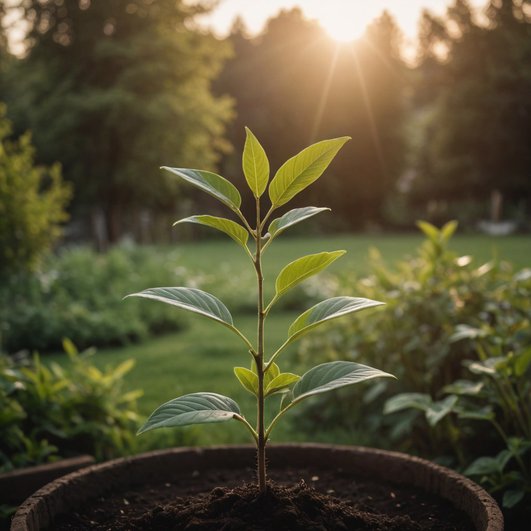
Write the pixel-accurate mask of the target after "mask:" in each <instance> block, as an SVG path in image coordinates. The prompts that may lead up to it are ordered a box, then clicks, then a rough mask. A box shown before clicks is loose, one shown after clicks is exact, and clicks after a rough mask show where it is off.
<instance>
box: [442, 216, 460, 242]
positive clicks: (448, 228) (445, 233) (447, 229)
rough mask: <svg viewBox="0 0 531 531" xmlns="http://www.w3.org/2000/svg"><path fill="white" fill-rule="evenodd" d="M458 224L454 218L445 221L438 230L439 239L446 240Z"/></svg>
mask: <svg viewBox="0 0 531 531" xmlns="http://www.w3.org/2000/svg"><path fill="white" fill-rule="evenodd" d="M458 225H459V223H458V222H457V221H456V220H455V219H453V220H451V221H449V222H448V223H445V224H444V225H443V227H442V229H441V231H440V234H441V239H442V240H443V241H444V242H448V241H449V240H450V238H451V237H452V236H453V235H454V233H455V231H456V230H457V226H458Z"/></svg>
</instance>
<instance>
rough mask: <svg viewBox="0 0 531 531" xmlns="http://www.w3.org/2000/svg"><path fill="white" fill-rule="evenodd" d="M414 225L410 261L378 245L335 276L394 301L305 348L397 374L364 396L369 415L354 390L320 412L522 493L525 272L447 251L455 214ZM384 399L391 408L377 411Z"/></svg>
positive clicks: (495, 488)
mask: <svg viewBox="0 0 531 531" xmlns="http://www.w3.org/2000/svg"><path fill="white" fill-rule="evenodd" d="M419 225H420V228H421V229H422V230H423V232H424V234H425V235H426V240H425V241H424V243H423V244H422V246H421V247H420V248H419V250H418V252H417V254H416V255H415V256H413V257H412V258H410V259H407V260H404V261H402V262H400V263H399V264H398V265H397V266H396V268H394V269H389V268H387V267H386V266H385V265H384V264H383V262H382V260H381V257H380V256H379V255H378V254H377V253H376V252H373V253H372V260H371V261H372V263H371V271H372V274H371V275H370V276H368V277H366V278H363V279H361V280H358V279H355V278H352V277H350V276H343V277H340V278H339V283H340V284H342V285H343V286H342V290H343V291H344V289H345V285H347V286H351V287H352V286H354V285H356V292H357V293H360V292H361V295H362V296H364V297H368V298H374V299H379V300H385V301H387V305H386V307H385V308H384V310H383V311H381V312H378V311H377V312H376V313H375V314H374V315H373V316H372V319H368V320H366V321H364V322H363V324H361V323H359V322H352V323H348V324H347V323H345V324H343V326H342V327H341V323H340V328H337V327H336V328H335V330H334V332H327V333H323V334H321V335H320V336H317V337H316V336H314V337H313V338H312V339H311V340H308V341H306V342H304V343H303V344H302V346H301V349H300V351H299V355H300V356H302V357H309V358H311V359H312V362H314V361H315V359H316V358H318V359H321V360H323V361H324V360H331V359H336V357H339V353H343V352H345V351H348V352H349V353H350V357H351V359H354V360H356V361H360V362H362V363H364V362H367V363H370V364H374V365H378V364H382V363H384V362H385V363H386V364H388V365H390V366H393V367H396V369H395V373H396V374H397V376H398V380H397V381H390V382H387V381H383V380H382V381H381V382H380V383H379V384H378V386H377V387H375V388H374V389H373V392H372V393H369V394H368V395H365V403H364V405H363V408H364V409H363V411H364V414H363V415H361V413H360V412H359V411H357V410H356V409H355V408H354V409H353V406H352V405H353V404H356V403H359V401H360V400H361V399H362V398H361V395H359V394H358V393H359V391H357V390H355V389H353V390H349V391H348V393H347V392H345V393H343V394H342V395H341V396H340V397H329V401H333V402H334V403H333V404H332V403H330V404H328V407H327V406H326V405H323V404H322V403H320V404H319V408H318V409H317V408H314V409H312V410H311V413H312V415H313V417H314V419H313V420H314V421H315V417H318V420H320V421H321V423H322V424H323V425H324V426H327V425H330V426H331V425H335V424H336V423H338V422H341V419H349V420H348V421H346V422H345V421H344V420H343V427H344V429H345V430H346V431H347V432H350V433H361V434H363V435H362V437H363V438H362V440H361V442H363V443H366V444H373V445H378V446H386V447H390V446H392V447H393V448H395V449H396V448H401V449H403V450H406V451H410V452H413V453H417V454H421V455H424V456H427V457H431V458H434V457H435V458H437V459H438V460H439V461H441V462H443V463H445V464H448V465H451V466H454V467H456V468H458V469H460V470H461V471H464V472H465V473H470V474H473V475H474V477H475V478H476V479H478V480H480V481H482V482H483V483H484V484H485V486H487V487H488V488H490V490H491V492H493V493H494V494H500V499H501V498H503V497H504V495H505V496H506V497H508V498H506V502H507V499H508V500H509V504H511V503H515V500H516V502H520V501H521V500H522V499H523V496H524V494H525V492H527V491H528V490H529V489H530V484H531V483H530V478H529V470H530V469H531V468H530V466H529V461H527V462H526V463H527V475H526V474H524V472H523V470H522V467H521V465H520V464H519V462H518V460H519V459H522V460H523V459H528V460H529V457H530V453H531V452H529V449H530V446H531V439H530V435H531V434H530V433H529V430H530V429H531V428H530V426H529V422H530V421H531V419H530V411H531V405H530V404H529V396H530V386H529V373H530V365H531V351H530V349H529V344H530V333H529V321H530V315H531V313H530V302H529V301H530V296H531V275H530V272H529V271H528V270H524V271H521V272H519V273H515V272H513V271H512V268H511V266H510V265H509V264H507V263H498V264H495V263H489V264H484V265H481V266H479V267H478V266H477V265H475V264H474V262H473V259H472V258H471V257H468V256H460V257H459V256H456V255H455V254H454V253H453V252H452V251H450V250H449V248H448V246H449V241H450V238H451V236H452V234H453V232H454V230H455V228H456V224H455V223H449V224H447V225H445V226H444V227H443V228H442V229H441V230H438V229H436V228H435V227H434V226H432V225H430V224H427V223H420V224H419ZM397 394H398V396H395V395H397ZM393 397H394V398H393ZM386 402H387V405H386V410H387V411H388V412H395V413H394V414H392V415H391V414H390V415H386V416H384V417H382V416H381V415H380V412H381V408H382V407H384V404H386ZM338 410H339V411H338ZM367 413H369V414H367ZM520 417H521V420H518V421H517V418H520ZM478 419H481V420H478ZM523 419H526V420H525V421H524V420H523ZM310 420H311V419H310ZM299 422H301V421H300V420H299ZM488 422H490V423H491V424H492V423H493V422H496V423H497V424H498V427H499V428H500V429H497V428H496V429H491V428H490V427H489V426H488V424H487V423H488ZM526 423H527V424H526ZM526 426H527V427H526ZM502 433H503V435H502ZM500 452H501V455H500ZM485 457H487V458H488V459H487V461H485V460H484V458H485ZM479 458H481V459H482V460H480V461H477V459H479ZM494 462H495V463H496V467H497V468H495V467H494V464H493V463H494ZM487 464H490V465H491V468H490V471H489V470H487V468H488V467H487V466H486V465H487ZM509 480H510V481H509ZM519 496H520V498H518V497H519Z"/></svg>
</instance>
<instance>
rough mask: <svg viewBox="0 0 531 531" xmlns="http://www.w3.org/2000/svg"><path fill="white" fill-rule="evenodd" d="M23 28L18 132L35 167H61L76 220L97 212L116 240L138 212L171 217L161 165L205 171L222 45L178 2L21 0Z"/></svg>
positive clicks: (219, 135) (217, 117)
mask: <svg viewBox="0 0 531 531" xmlns="http://www.w3.org/2000/svg"><path fill="white" fill-rule="evenodd" d="M20 1H21V5H22V6H23V8H24V12H25V19H26V21H27V22H28V23H30V30H29V32H28V35H27V39H26V45H27V56H26V58H25V59H24V60H23V61H21V62H20V65H19V69H18V72H17V75H18V78H19V80H20V85H19V86H20V90H19V91H18V93H17V95H16V98H14V101H13V107H14V115H15V116H16V118H17V123H19V124H22V125H23V126H24V127H26V128H31V129H32V131H33V134H34V139H35V144H36V146H37V150H38V154H39V158H40V160H43V161H46V162H49V161H51V160H59V161H61V163H62V164H63V168H64V175H65V178H67V179H68V180H69V181H71V182H72V183H73V184H74V186H75V194H76V195H75V206H76V213H79V212H85V213H87V212H89V213H91V214H94V213H97V212H99V211H101V212H103V214H104V220H105V225H106V227H107V232H108V237H109V238H110V240H111V241H115V240H116V239H117V238H119V237H120V236H121V234H122V232H123V230H124V224H125V223H126V222H127V223H128V227H130V225H129V223H131V224H134V223H135V220H136V219H137V218H138V215H137V214H138V209H139V208H140V207H142V208H150V209H151V211H155V212H160V211H161V210H164V209H168V210H173V209H174V208H175V201H176V198H177V197H178V189H177V188H176V184H175V183H174V182H173V181H171V180H167V179H165V178H164V177H163V176H162V174H161V172H159V170H158V168H159V166H160V165H161V164H168V165H174V166H195V165H198V164H201V166H202V167H203V166H205V165H206V167H210V168H212V167H213V166H214V164H215V162H216V160H217V158H218V156H219V153H220V152H222V151H223V150H224V149H225V147H226V144H225V143H224V141H223V133H224V126H225V123H226V122H227V120H228V118H229V117H230V101H229V100H228V99H227V98H221V97H220V98H215V97H213V95H212V93H211V91H210V84H211V81H212V79H213V78H214V77H215V75H216V74H217V72H218V71H219V69H220V67H221V65H222V62H223V60H224V58H225V57H226V56H227V53H228V47H227V46H226V45H224V44H223V43H222V42H220V41H218V40H217V39H215V38H214V37H213V36H212V35H210V34H206V33H204V32H200V31H199V30H196V29H194V28H193V27H192V26H191V24H192V20H193V16H194V15H195V14H197V13H199V12H202V11H204V8H203V7H201V6H194V7H191V6H189V5H188V4H187V3H185V2H183V1H175V0H150V1H148V0H112V1H108V2H91V1H90V0H64V1H62V2H56V1H52V0H47V1H43V0H20Z"/></svg>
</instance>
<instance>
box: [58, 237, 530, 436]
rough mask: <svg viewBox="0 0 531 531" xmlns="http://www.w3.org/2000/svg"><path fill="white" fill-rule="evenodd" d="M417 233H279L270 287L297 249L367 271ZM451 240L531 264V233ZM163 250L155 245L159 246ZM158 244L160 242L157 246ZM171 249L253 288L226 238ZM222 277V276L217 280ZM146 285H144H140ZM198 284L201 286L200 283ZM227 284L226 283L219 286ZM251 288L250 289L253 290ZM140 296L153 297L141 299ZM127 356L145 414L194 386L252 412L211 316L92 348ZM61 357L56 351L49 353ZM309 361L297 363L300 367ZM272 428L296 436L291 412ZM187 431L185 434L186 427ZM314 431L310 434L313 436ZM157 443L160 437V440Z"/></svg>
mask: <svg viewBox="0 0 531 531" xmlns="http://www.w3.org/2000/svg"><path fill="white" fill-rule="evenodd" d="M421 241H422V237H421V236H420V235H419V236H417V235H397V236H390V235H370V236H369V235H346V236H330V237H312V238H284V239H282V238H280V239H279V240H278V241H277V242H276V243H275V245H273V246H271V248H270V249H269V250H268V252H267V254H266V256H265V259H264V272H265V277H266V282H269V284H270V288H269V290H268V293H269V294H271V286H272V284H273V283H274V278H275V276H276V274H277V273H278V271H279V270H280V269H281V268H282V267H283V265H285V264H286V263H288V262H289V261H291V260H293V259H295V258H297V257H298V256H301V255H304V254H308V253H314V252H319V251H322V250H328V251H331V250H335V249H346V250H347V251H348V254H347V255H346V256H345V257H343V258H342V259H341V260H338V261H337V262H336V263H335V264H333V266H332V271H339V270H341V269H347V268H348V269H353V270H354V271H356V272H358V273H366V272H367V268H368V250H369V248H370V247H377V248H378V249H379V250H380V251H381V253H382V255H383V257H384V259H385V260H386V262H387V263H388V264H393V263H395V262H397V261H399V260H400V259H402V258H404V257H405V256H408V255H413V254H414V253H415V250H416V248H417V247H418V245H419V243H420V242H421ZM451 247H452V248H453V249H454V250H455V251H456V252H458V253H459V254H470V255H472V256H473V257H474V258H475V262H476V264H478V265H479V264H481V263H483V262H485V261H488V260H491V259H493V258H499V259H504V260H510V261H512V262H513V263H514V264H515V267H516V268H522V267H525V266H529V265H531V239H530V238H529V237H525V236H513V237H509V238H499V239H496V238H489V237H487V236H467V235H463V236H461V235H460V236H456V237H454V239H453V240H452V245H451ZM157 251H158V252H161V249H157ZM162 251H164V249H162ZM170 256H171V259H172V260H175V266H176V267H179V266H184V267H186V268H187V269H188V270H189V271H195V272H198V273H200V274H203V275H209V274H212V273H213V271H215V270H217V269H221V270H222V271H224V272H225V273H226V274H228V275H229V278H230V281H231V289H236V290H240V289H241V290H242V291H245V292H246V294H245V295H246V296H249V295H252V294H251V293H247V292H248V291H249V290H250V289H251V288H250V285H251V281H252V278H253V273H252V271H251V270H250V267H249V266H250V264H249V263H248V260H247V258H246V257H245V255H244V254H243V253H242V252H241V251H240V250H239V249H238V248H237V247H236V246H233V245H231V243H230V242H227V241H225V240H209V241H202V242H199V243H186V244H179V245H177V246H174V247H172V248H171V251H170ZM221 282H223V283H224V281H221ZM219 283H220V281H219V280H216V279H215V280H214V282H213V285H209V286H208V289H209V290H210V291H212V292H213V293H214V294H216V288H219V289H221V288H223V286H220V285H219ZM147 287H150V286H146V288H147ZM200 287H201V286H200ZM225 289H226V286H225ZM253 296H254V295H253ZM145 303H146V304H157V303H155V302H152V301H145ZM296 316H297V313H290V312H282V313H274V312H273V313H272V314H271V315H270V317H269V319H268V323H267V332H268V334H269V347H270V349H269V352H271V349H272V348H274V347H275V346H278V345H279V344H281V343H282V341H283V340H284V339H285V337H286V332H287V328H288V326H289V324H290V323H291V322H292V321H293V320H294V319H295V317H296ZM234 318H235V324H236V325H237V326H238V327H240V328H241V329H242V331H243V332H244V333H245V334H246V335H247V336H248V337H249V338H251V339H254V337H255V335H256V331H255V327H256V317H255V316H254V315H253V314H242V315H235V316H234ZM295 349H296V347H292V348H291V349H288V350H286V352H285V353H284V354H283V356H282V357H281V359H280V364H281V367H282V369H283V370H290V369H292V368H293V365H294V364H295V355H294V350H295ZM127 358H133V359H134V360H135V361H136V366H135V368H134V369H133V370H132V371H131V373H129V374H128V375H127V376H126V387H127V388H128V389H142V390H143V391H144V396H143V398H141V399H140V401H139V408H140V412H141V413H142V415H148V414H149V413H150V412H151V411H152V410H153V409H155V408H156V407H157V406H158V405H160V404H161V403H163V402H165V401H167V400H170V399H171V398H174V397H176V396H179V395H181V394H186V393H191V392H197V391H213V392H217V393H220V394H225V395H228V396H231V397H232V398H234V399H235V400H236V401H237V402H238V403H239V404H240V406H241V408H242V411H243V412H244V414H245V415H246V416H247V417H248V418H249V419H250V420H251V419H254V407H255V406H254V400H253V397H251V395H250V394H248V393H247V392H246V391H245V390H243V389H242V388H241V387H240V385H239V384H238V382H237V380H236V378H235V376H234V374H233V372H232V368H233V367H234V366H238V365H239V366H245V367H248V366H249V365H250V356H249V354H248V353H247V352H246V350H245V346H244V345H243V343H242V342H241V340H240V339H239V338H238V337H237V336H236V335H234V334H232V333H231V332H230V331H229V330H227V329H226V328H223V327H222V326H219V325H216V324H215V323H212V322H211V321H208V320H206V319H202V318H201V317H199V316H194V317H193V318H191V319H190V327H189V328H188V329H187V330H185V331H183V332H181V333H177V334H171V335H165V336H161V337H157V338H153V339H152V340H150V341H148V342H146V343H143V344H138V345H132V346H129V347H126V348H120V349H103V350H101V351H99V352H98V353H97V354H96V363H97V364H99V365H101V366H104V365H105V364H109V363H110V364H113V365H114V364H117V363H119V362H120V361H122V360H124V359H127ZM52 359H55V360H56V361H59V362H60V363H61V362H62V360H63V359H64V356H62V355H55V356H53V357H52ZM305 369H307V367H304V368H302V370H305ZM286 417H287V418H286V420H285V421H284V423H280V424H279V426H278V427H277V429H276V431H275V432H274V434H273V435H274V436H273V440H275V441H282V440H296V439H298V434H297V433H295V432H294V431H293V430H292V429H291V428H290V425H289V414H288V415H287V416H286ZM185 430H187V431H186V432H185V433H186V434H188V435H189V438H188V439H187V441H188V442H189V441H193V443H196V444H205V445H208V444H222V443H237V442H249V438H248V434H247V432H246V431H245V430H244V428H243V427H242V426H241V425H239V424H237V423H224V424H219V425H214V426H201V427H193V428H186V429H185ZM185 437H186V435H185ZM142 438H143V445H148V446H149V445H150V444H151V443H153V444H155V441H156V440H157V438H160V435H159V434H157V432H153V433H148V434H145V435H143V436H142ZM319 438H320V437H319V433H316V434H315V437H313V440H318V439H319ZM159 445H160V443H159Z"/></svg>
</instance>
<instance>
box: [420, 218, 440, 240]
mask: <svg viewBox="0 0 531 531" xmlns="http://www.w3.org/2000/svg"><path fill="white" fill-rule="evenodd" d="M417 227H418V228H419V229H420V230H421V231H422V232H423V233H424V234H425V235H426V236H427V237H428V238H429V239H430V240H431V241H433V242H435V241H438V240H439V234H440V231H439V229H438V228H437V227H436V226H435V225H432V224H431V223H428V222H427V221H422V220H419V221H417Z"/></svg>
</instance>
